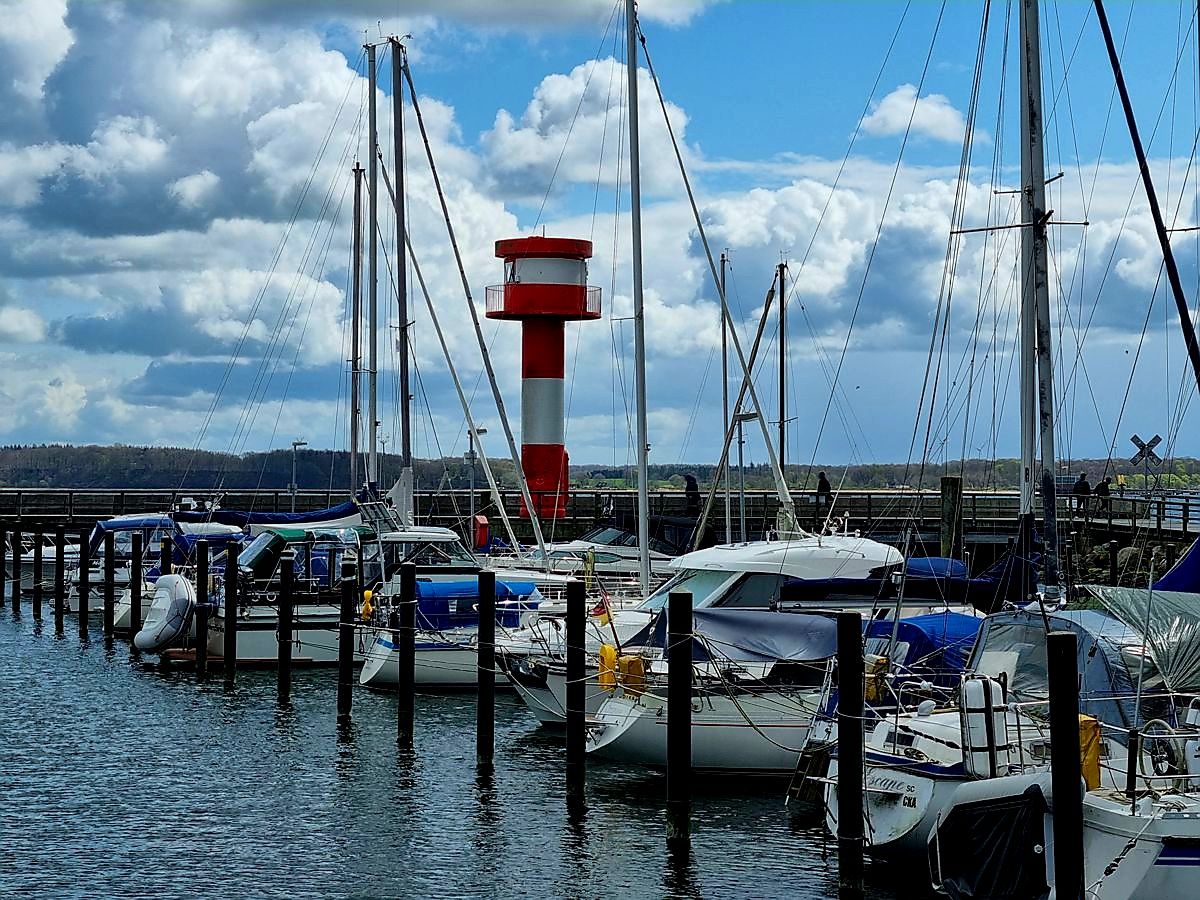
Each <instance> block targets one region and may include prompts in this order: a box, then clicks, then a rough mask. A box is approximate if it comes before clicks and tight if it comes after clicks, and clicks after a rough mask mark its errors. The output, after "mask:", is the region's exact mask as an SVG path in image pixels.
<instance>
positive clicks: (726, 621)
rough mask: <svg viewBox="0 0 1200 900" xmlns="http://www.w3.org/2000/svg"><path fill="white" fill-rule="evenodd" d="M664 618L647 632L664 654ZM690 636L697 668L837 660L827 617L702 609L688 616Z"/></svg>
mask: <svg viewBox="0 0 1200 900" xmlns="http://www.w3.org/2000/svg"><path fill="white" fill-rule="evenodd" d="M667 613H668V611H667V610H666V609H664V610H663V611H662V613H661V614H660V615H659V616H657V617H656V618H655V621H654V622H653V623H652V624H651V625H649V626H647V630H648V634H646V643H647V644H649V645H650V646H654V647H662V648H666V645H667ZM692 632H693V633H694V634H695V636H696V638H697V639H696V640H695V641H693V642H692V647H693V652H692V658H693V659H695V660H697V661H700V662H709V661H713V660H730V661H734V662H763V663H769V662H816V661H818V660H825V659H829V658H830V657H832V656H834V655H836V654H837V622H836V621H835V620H834V619H833V618H832V617H830V616H821V615H812V614H809V613H791V612H765V611H763V610H757V609H720V608H713V609H709V608H700V609H696V610H693V611H692ZM631 643H638V641H637V638H634V639H633V640H632V641H631Z"/></svg>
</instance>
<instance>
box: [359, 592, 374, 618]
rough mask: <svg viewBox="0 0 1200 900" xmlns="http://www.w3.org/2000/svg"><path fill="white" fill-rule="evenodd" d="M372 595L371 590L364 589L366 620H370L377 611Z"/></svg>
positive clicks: (363, 610) (363, 605)
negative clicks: (372, 601)
mask: <svg viewBox="0 0 1200 900" xmlns="http://www.w3.org/2000/svg"><path fill="white" fill-rule="evenodd" d="M372 596H373V595H372V593H371V591H363V602H362V617H363V620H364V621H369V620H370V618H371V616H372V615H373V614H374V612H375V606H374V604H372V603H371V597H372Z"/></svg>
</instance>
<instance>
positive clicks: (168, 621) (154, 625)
mask: <svg viewBox="0 0 1200 900" xmlns="http://www.w3.org/2000/svg"><path fill="white" fill-rule="evenodd" d="M195 608H196V589H195V588H193V587H192V585H191V582H189V581H188V580H187V579H186V578H184V577H183V576H182V575H163V576H162V577H161V578H159V579H158V581H157V582H156V583H155V585H154V600H153V602H151V604H150V610H149V612H147V613H146V621H145V624H143V625H142V630H141V631H139V632H138V633H137V634H136V635H134V637H133V645H134V646H135V647H137V648H138V649H139V650H141V651H143V652H145V653H158V652H159V651H160V650H165V649H166V648H167V647H169V646H171V644H173V643H175V641H177V640H178V639H179V638H180V637H182V636H183V635H185V634H186V633H187V631H188V629H189V628H190V627H191V624H192V611H193V610H194V609H195Z"/></svg>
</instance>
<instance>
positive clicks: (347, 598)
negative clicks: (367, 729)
mask: <svg viewBox="0 0 1200 900" xmlns="http://www.w3.org/2000/svg"><path fill="white" fill-rule="evenodd" d="M331 561H332V560H331ZM356 568H357V567H356V566H355V565H354V563H352V562H344V563H342V598H341V599H342V609H341V615H340V616H339V622H338V686H337V715H338V720H339V721H342V720H344V719H348V718H350V708H351V705H352V703H353V702H354V694H353V691H354V613H355V609H356V607H357V605H358V598H357V597H356V596H355V595H354V586H355V581H356V580H357V576H356V575H355V570H356Z"/></svg>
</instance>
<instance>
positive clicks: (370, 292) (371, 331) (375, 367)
mask: <svg viewBox="0 0 1200 900" xmlns="http://www.w3.org/2000/svg"><path fill="white" fill-rule="evenodd" d="M367 130H368V131H369V132H370V138H369V139H368V140H369V141H370V154H371V158H370V160H369V162H368V165H369V166H370V168H369V169H368V170H367V171H368V172H369V173H370V175H369V177H368V179H367V482H368V484H370V485H371V486H372V490H376V489H378V487H379V306H378V299H379V298H378V292H379V258H378V250H379V217H378V211H377V206H378V203H377V201H378V197H379V131H378V129H377V127H376V119H375V45H374V44H367Z"/></svg>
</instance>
